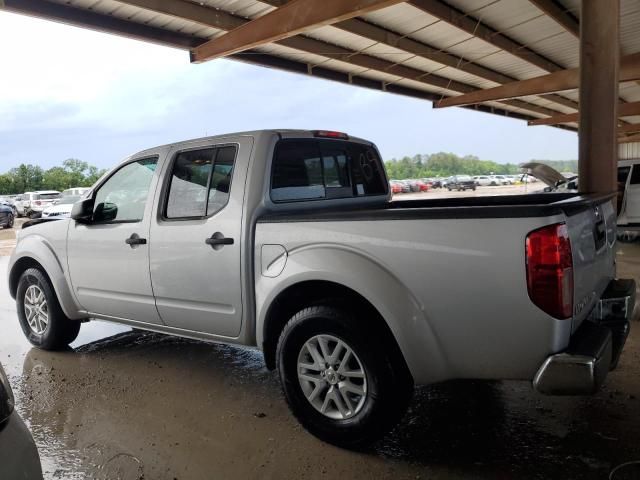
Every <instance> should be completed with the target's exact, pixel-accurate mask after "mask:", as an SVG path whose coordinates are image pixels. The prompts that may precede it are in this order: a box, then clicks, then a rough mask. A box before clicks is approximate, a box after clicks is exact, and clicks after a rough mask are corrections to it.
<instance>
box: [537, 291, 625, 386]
mask: <svg viewBox="0 0 640 480" xmlns="http://www.w3.org/2000/svg"><path fill="white" fill-rule="evenodd" d="M635 296H636V282H635V281H634V280H613V281H611V283H609V286H608V287H607V289H606V290H605V292H604V293H603V295H602V297H601V298H600V301H599V302H598V304H597V305H596V307H595V308H594V310H593V312H592V313H591V316H590V317H589V319H588V320H585V321H584V322H583V323H582V325H581V326H580V328H579V329H578V330H577V331H576V333H575V334H574V335H573V336H572V337H571V342H570V343H569V347H568V348H567V350H566V351H564V352H562V353H556V354H554V355H551V356H549V357H548V358H547V359H546V360H545V361H544V362H543V364H542V366H541V367H540V369H539V370H538V372H537V373H536V376H535V377H534V380H533V386H534V388H535V389H536V390H537V391H538V392H540V393H544V394H546V395H588V394H591V393H595V392H596V391H597V390H598V389H599V388H600V386H601V385H602V383H603V382H604V379H605V378H606V376H607V373H609V371H610V370H613V369H614V368H615V367H616V366H617V365H618V360H619V358H620V354H621V353H622V349H623V348H624V344H625V342H626V340H627V336H628V335H629V330H630V323H629V320H630V319H631V315H632V313H633V308H634V306H635Z"/></svg>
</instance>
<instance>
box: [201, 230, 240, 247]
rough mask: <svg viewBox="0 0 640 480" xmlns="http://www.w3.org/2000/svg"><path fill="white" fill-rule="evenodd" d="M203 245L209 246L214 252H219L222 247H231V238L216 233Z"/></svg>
mask: <svg viewBox="0 0 640 480" xmlns="http://www.w3.org/2000/svg"><path fill="white" fill-rule="evenodd" d="M204 243H206V244H207V245H211V246H212V247H213V248H214V250H219V249H221V248H222V247H223V246H224V245H233V238H229V237H225V236H224V235H223V234H222V233H220V232H216V233H214V234H213V235H211V237H210V238H207V239H206V240H205V241H204Z"/></svg>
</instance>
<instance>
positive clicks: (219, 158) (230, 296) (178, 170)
mask: <svg viewBox="0 0 640 480" xmlns="http://www.w3.org/2000/svg"><path fill="white" fill-rule="evenodd" d="M252 147H253V139H252V138H250V137H239V138H238V139H234V140H233V141H230V142H221V143H215V144H212V143H210V142H209V143H207V142H201V143H199V144H195V145H192V146H190V148H189V149H186V150H176V151H172V152H171V154H170V161H169V162H168V164H167V167H166V169H165V172H164V174H163V178H164V179H165V180H164V185H163V193H162V197H161V200H160V205H159V209H160V210H159V212H158V215H156V216H155V217H154V218H153V220H152V224H151V250H150V255H151V279H152V282H153V290H154V294H155V299H156V306H157V308H158V312H159V313H160V316H161V318H162V320H163V321H164V323H165V324H167V325H169V326H172V327H176V328H180V329H183V330H189V331H196V332H201V333H209V334H214V335H220V336H225V337H237V336H238V335H239V333H240V328H241V325H242V276H241V271H242V269H241V263H240V262H241V253H242V252H241V248H240V247H241V245H242V241H241V239H242V207H243V199H244V189H245V180H246V175H247V166H248V165H247V164H248V158H249V156H250V153H251V149H252Z"/></svg>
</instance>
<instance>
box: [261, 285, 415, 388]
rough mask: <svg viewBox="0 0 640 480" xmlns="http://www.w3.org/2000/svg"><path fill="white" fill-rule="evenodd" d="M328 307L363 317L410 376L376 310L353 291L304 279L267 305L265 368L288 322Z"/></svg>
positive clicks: (273, 360)
mask: <svg viewBox="0 0 640 480" xmlns="http://www.w3.org/2000/svg"><path fill="white" fill-rule="evenodd" d="M322 304H328V305H332V306H337V307H339V308H344V309H346V310H349V311H351V312H356V313H358V314H359V315H366V316H367V318H370V319H371V321H372V327H373V328H375V329H376V330H377V331H378V332H379V333H380V334H382V335H384V336H385V338H386V339H387V341H389V342H390V347H391V351H392V355H393V358H394V360H395V362H396V365H399V366H400V368H401V369H402V370H403V373H404V374H405V375H407V378H408V379H410V380H411V381H412V382H413V377H412V375H411V372H410V370H409V367H408V365H407V362H406V360H405V358H404V355H403V354H402V351H401V349H400V346H399V345H398V342H397V340H396V338H395V336H394V334H393V332H392V331H391V329H390V328H389V325H388V324H387V322H386V321H385V319H384V318H383V317H382V315H381V314H380V312H379V311H378V310H377V309H376V307H375V306H374V305H373V304H371V302H369V301H368V300H367V299H366V298H365V297H364V296H362V295H361V294H360V293H358V292H356V291H355V290H353V289H351V288H349V287H347V286H345V285H341V284H339V283H336V282H332V281H326V280H307V281H302V282H299V283H295V284H293V285H290V286H288V287H287V288H285V289H284V290H283V291H282V292H280V293H279V294H278V295H277V297H276V298H275V299H274V301H273V302H272V303H271V304H270V305H269V308H268V310H267V314H266V317H265V320H264V324H263V332H262V333H263V343H262V349H263V353H264V357H265V362H266V364H267V367H268V368H269V369H271V370H273V369H274V368H275V366H276V358H275V356H276V348H277V344H278V339H279V337H280V334H281V332H282V330H283V328H284V326H285V325H286V323H287V322H288V321H289V319H290V318H291V317H292V316H293V315H294V314H296V313H297V312H299V311H300V310H302V309H303V308H306V307H309V306H314V305H322Z"/></svg>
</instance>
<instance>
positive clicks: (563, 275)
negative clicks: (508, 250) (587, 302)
mask: <svg viewBox="0 0 640 480" xmlns="http://www.w3.org/2000/svg"><path fill="white" fill-rule="evenodd" d="M526 251H527V252H526V253H527V290H528V292H529V298H531V301H532V302H533V303H534V304H536V305H537V306H538V307H539V308H541V309H542V310H543V311H545V312H546V313H548V314H549V315H551V316H552V317H555V318H559V319H565V318H571V316H572V314H573V258H572V256H571V241H570V240H569V231H568V230H567V226H566V225H565V224H564V223H556V224H554V225H547V226H546V227H543V228H540V229H538V230H534V231H533V232H531V233H529V235H527V240H526Z"/></svg>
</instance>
